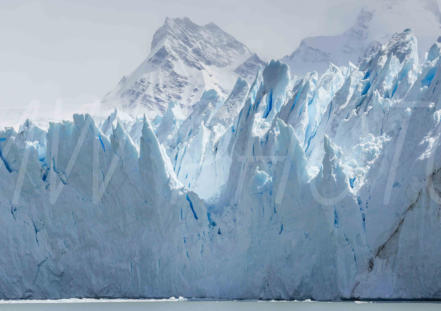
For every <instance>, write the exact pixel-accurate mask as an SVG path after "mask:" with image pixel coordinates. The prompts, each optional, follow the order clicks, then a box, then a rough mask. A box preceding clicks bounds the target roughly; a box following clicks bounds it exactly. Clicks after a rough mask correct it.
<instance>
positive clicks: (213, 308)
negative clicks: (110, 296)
mask: <svg viewBox="0 0 441 311" xmlns="http://www.w3.org/2000/svg"><path fill="white" fill-rule="evenodd" d="M0 310H23V311H25V310H41V311H43V310H45V311H46V310H49V311H50V310H57V311H62V310H75V311H76V310H78V311H79V310H92V311H93V310H106V311H108V310H109V311H117V310H124V311H131V310H160V311H162V310H164V311H165V310H167V311H174V310H176V311H178V310H191V311H198V310H201V311H202V310H204V311H207V310H210V311H223V310H240V311H263V310H275V311H282V310H309V311H322V310H335V311H337V310H338V311H345V310H348V311H349V310H350V311H353V310H355V311H357V310H376V311H380V310H382V311H383V310H387V311H390V310H392V311H393V310H397V311H398V310H400V311H401V310H408V311H414V310H424V311H426V310H441V304H440V303H433V302H333V303H329V302H297V301H287V302H283V301H282V302H279V301H278V302H271V301H170V300H166V301H158V300H155V301H150V300H136V301H133V300H111V301H109V300H82V301H79V300H68V301H66V300H62V301H58V302H47V301H32V302H29V301H28V302H0Z"/></svg>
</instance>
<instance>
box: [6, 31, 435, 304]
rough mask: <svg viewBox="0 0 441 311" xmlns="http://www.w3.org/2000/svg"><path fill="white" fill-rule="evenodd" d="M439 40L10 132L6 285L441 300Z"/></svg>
mask: <svg viewBox="0 0 441 311" xmlns="http://www.w3.org/2000/svg"><path fill="white" fill-rule="evenodd" d="M439 41H441V40H439ZM439 41H438V42H436V43H435V44H434V45H433V46H432V48H431V49H430V51H429V52H428V53H427V57H426V59H425V61H424V62H423V63H422V64H419V61H418V53H417V42H416V39H415V37H414V36H413V35H412V34H411V32H409V31H404V32H403V33H399V34H396V35H394V36H393V37H392V39H391V40H390V41H389V42H387V43H386V44H384V45H383V46H382V47H381V48H379V49H378V50H376V51H375V52H374V53H373V54H371V55H369V56H368V57H367V58H366V59H364V60H363V61H362V62H361V63H360V64H359V65H357V66H356V65H352V64H350V65H348V66H346V67H337V66H332V65H331V66H330V67H329V69H328V70H327V71H326V72H325V73H324V74H323V75H321V76H319V75H317V74H314V73H310V74H307V75H306V76H304V77H303V78H301V79H297V80H295V81H293V80H291V79H290V74H289V69H288V67H287V66H286V65H284V64H282V63H280V62H278V61H271V62H270V63H269V64H268V65H267V66H266V67H265V68H264V69H263V70H262V71H260V72H259V74H258V75H257V77H256V79H255V81H254V82H253V83H252V84H251V85H249V84H248V82H247V81H246V80H244V79H242V78H239V79H238V80H237V82H236V84H235V86H234V87H233V88H232V92H231V94H230V95H229V96H228V97H227V98H226V99H222V97H221V96H219V94H218V93H217V92H216V91H215V90H212V91H206V92H205V93H203V94H202V96H201V97H200V99H199V100H198V101H197V103H196V104H195V105H194V106H193V107H192V110H191V113H190V115H189V117H188V118H187V119H185V120H184V121H183V122H177V120H176V118H175V117H176V116H175V113H174V110H173V109H174V106H173V105H169V106H168V109H169V110H168V111H167V112H165V113H164V115H163V117H162V118H161V119H160V122H156V123H154V124H153V123H151V122H150V120H149V118H148V116H147V117H142V116H139V117H138V118H135V119H133V120H132V121H130V120H127V119H124V120H122V119H120V118H119V113H118V112H115V113H113V114H112V115H110V116H109V117H108V118H107V119H105V120H101V121H100V120H99V119H97V118H94V117H91V116H89V115H74V117H73V121H65V122H60V123H51V124H50V125H49V127H48V129H47V130H43V129H40V128H38V127H37V126H36V125H34V124H33V123H32V122H31V121H27V122H25V123H24V124H23V126H22V127H21V128H20V129H19V130H18V131H15V130H14V129H5V130H3V131H1V133H0V159H1V161H0V165H1V166H0V213H1V214H0V232H1V236H2V241H1V243H0V253H1V255H2V256H1V257H0V262H1V264H0V298H3V299H19V298H34V299H46V298H67V297H126V298H138V297H170V296H175V297H178V296H183V297H200V298H202V297H209V298H225V299H229V298H262V299H279V298H280V299H303V298H312V299H360V298H363V299H374V298H382V299H422V298H426V299H440V298H441V260H440V259H439V258H441V247H440V245H441V220H440V203H441V197H440V196H441V173H440V168H441V157H440V156H439V152H438V151H437V150H438V143H439V139H440V134H441V128H440V127H441V122H440V121H441V83H440V81H441V56H440V54H441V53H440V50H441V43H440V42H439ZM156 120H158V119H156Z"/></svg>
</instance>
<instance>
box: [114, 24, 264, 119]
mask: <svg viewBox="0 0 441 311" xmlns="http://www.w3.org/2000/svg"><path fill="white" fill-rule="evenodd" d="M253 56H254V55H253V53H252V52H251V51H250V50H249V49H248V47H247V46H246V45H244V44H243V43H241V42H239V41H238V40H237V39H236V38H234V37H233V36H232V35H230V34H228V33H226V32H225V31H223V30H222V29H221V28H220V27H219V26H217V25H216V24H214V23H208V24H206V25H198V24H196V23H194V22H193V21H192V20H191V19H190V18H188V17H183V18H170V17H167V18H166V19H165V21H164V23H163V25H162V26H161V27H160V28H159V29H158V30H157V31H156V32H155V33H154V35H153V39H152V43H151V51H150V54H149V55H148V57H147V58H146V60H145V61H144V62H143V63H142V64H141V65H140V66H139V67H138V68H137V69H136V70H135V71H134V72H133V73H132V74H130V75H129V76H128V77H127V79H124V81H123V82H122V83H120V84H119V85H118V86H117V88H116V89H115V90H114V91H112V92H111V93H110V94H109V95H108V96H106V98H105V101H109V102H113V103H114V104H117V105H118V106H120V105H121V104H122V105H123V106H126V107H128V108H130V109H135V110H136V109H137V108H148V109H149V110H150V111H151V112H152V113H150V114H149V116H153V117H154V116H155V115H162V114H163V113H164V112H165V111H166V110H167V106H168V105H169V104H170V103H171V102H175V103H179V104H181V105H183V106H185V108H184V110H185V111H187V112H189V111H188V108H190V107H191V106H192V105H193V104H194V103H196V102H197V101H198V100H199V98H200V96H201V95H202V94H203V92H204V91H206V90H210V89H213V90H216V92H218V93H219V94H220V95H221V96H223V97H226V96H227V95H228V93H229V91H230V90H231V89H232V87H233V85H234V82H235V81H236V79H237V78H238V77H242V78H244V79H246V80H247V81H248V82H250V81H249V80H250V79H253V78H254V76H255V74H256V73H257V71H258V70H259V69H260V68H261V67H263V62H262V61H260V59H259V58H258V57H257V56H254V57H253ZM121 100H122V102H121Z"/></svg>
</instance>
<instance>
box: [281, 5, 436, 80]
mask: <svg viewBox="0 0 441 311" xmlns="http://www.w3.org/2000/svg"><path fill="white" fill-rule="evenodd" d="M418 4H419V5H417V4H416V3H415V1H413V0H400V1H397V0H386V1H384V0H381V1H375V0H374V1H366V3H365V8H364V9H362V10H361V11H360V12H359V13H358V15H357V18H356V20H355V22H354V24H353V25H352V26H351V27H350V28H349V29H348V30H346V31H344V32H343V33H341V34H337V35H331V36H316V37H308V38H305V39H303V40H302V41H301V43H300V45H299V47H298V48H297V49H296V50H295V51H294V52H293V53H291V54H290V55H287V56H285V57H283V58H282V61H283V62H284V63H286V64H288V65H289V66H290V69H291V72H292V74H293V75H298V76H303V75H305V74H306V73H307V72H311V71H317V72H318V73H319V74H322V73H324V72H325V71H326V70H327V68H328V67H329V65H330V64H331V63H332V64H334V65H338V66H347V65H348V62H352V63H354V64H358V63H359V62H360V61H361V60H362V59H363V58H365V57H366V56H368V55H369V54H371V53H374V52H375V51H376V49H378V48H379V47H380V46H381V44H382V43H385V42H387V41H388V40H389V39H390V37H391V35H392V34H393V33H395V32H398V31H401V30H403V29H405V28H411V29H412V30H413V32H414V34H415V35H416V37H417V38H418V40H419V45H420V46H419V53H420V56H421V59H422V60H423V59H424V53H425V52H426V51H427V50H428V49H429V47H430V45H431V44H432V42H433V41H434V40H436V38H437V36H438V34H439V33H440V31H441V19H440V16H441V11H440V7H439V5H438V3H437V1H436V0H422V1H419V2H418ZM408 12H412V14H411V16H408V15H409V13H408ZM403 16H406V18H403ZM422 20H424V23H422V22H421V21H422Z"/></svg>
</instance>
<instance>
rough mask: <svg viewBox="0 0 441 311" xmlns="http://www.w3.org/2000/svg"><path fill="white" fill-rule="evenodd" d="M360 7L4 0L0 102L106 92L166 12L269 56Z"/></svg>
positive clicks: (331, 27) (321, 2) (79, 99)
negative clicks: (213, 27)
mask: <svg viewBox="0 0 441 311" xmlns="http://www.w3.org/2000/svg"><path fill="white" fill-rule="evenodd" d="M387 1H394V0H387ZM415 3H418V0H415ZM361 7H362V3H361V2H360V1H351V0H333V1H328V0H306V1H305V0H271V1H268V0H267V1H264V0H218V1H211V0H159V1H158V0H146V1H141V0H102V1H101V0H75V1H71V0H69V1H65V0H40V1H37V0H35V1H31V0H1V1H0V108H1V109H3V110H5V109H11V107H15V108H17V107H23V106H24V105H27V104H28V103H29V102H30V101H31V100H39V101H41V102H42V103H43V104H44V105H45V106H47V105H49V106H50V105H53V104H54V103H55V101H56V100H57V99H58V100H60V99H61V100H63V101H65V102H71V103H75V104H79V103H84V102H90V101H92V100H94V99H99V98H101V97H102V96H103V95H104V94H105V93H106V92H108V91H109V90H111V89H112V88H113V87H114V86H115V84H116V83H117V82H118V81H119V80H120V78H121V77H122V75H124V74H128V73H130V72H131V71H132V70H133V69H134V68H135V67H136V66H137V65H138V64H139V63H140V62H141V61H142V60H143V59H144V58H145V56H146V55H147V54H148V52H149V47H150V41H151V38H152V35H153V33H154V31H155V30H156V29H157V28H158V27H160V26H161V25H162V23H163V22H164V19H165V17H167V16H169V17H183V16H187V17H189V18H191V19H192V20H193V21H194V22H196V23H198V24H205V23H208V22H214V23H216V24H217V25H219V26H220V27H221V28H223V29H224V30H225V31H227V32H229V33H230V34H232V35H233V36H235V37H236V38H237V39H238V40H240V41H242V42H244V43H245V44H246V45H248V47H249V48H250V49H251V50H253V51H255V52H257V53H258V54H259V55H260V56H262V57H263V58H265V59H269V58H278V57H281V56H284V55H286V54H289V53H291V52H292V51H293V50H294V49H295V48H296V47H297V46H298V44H299V42H300V40H301V39H302V38H304V37H307V36H311V35H318V34H323V35H326V34H337V33H340V32H342V31H344V30H345V29H347V28H348V27H349V26H350V25H351V24H352V23H353V22H354V20H355V18H356V15H357V13H358V11H359V9H360V8H361ZM0 113H1V110H0Z"/></svg>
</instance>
